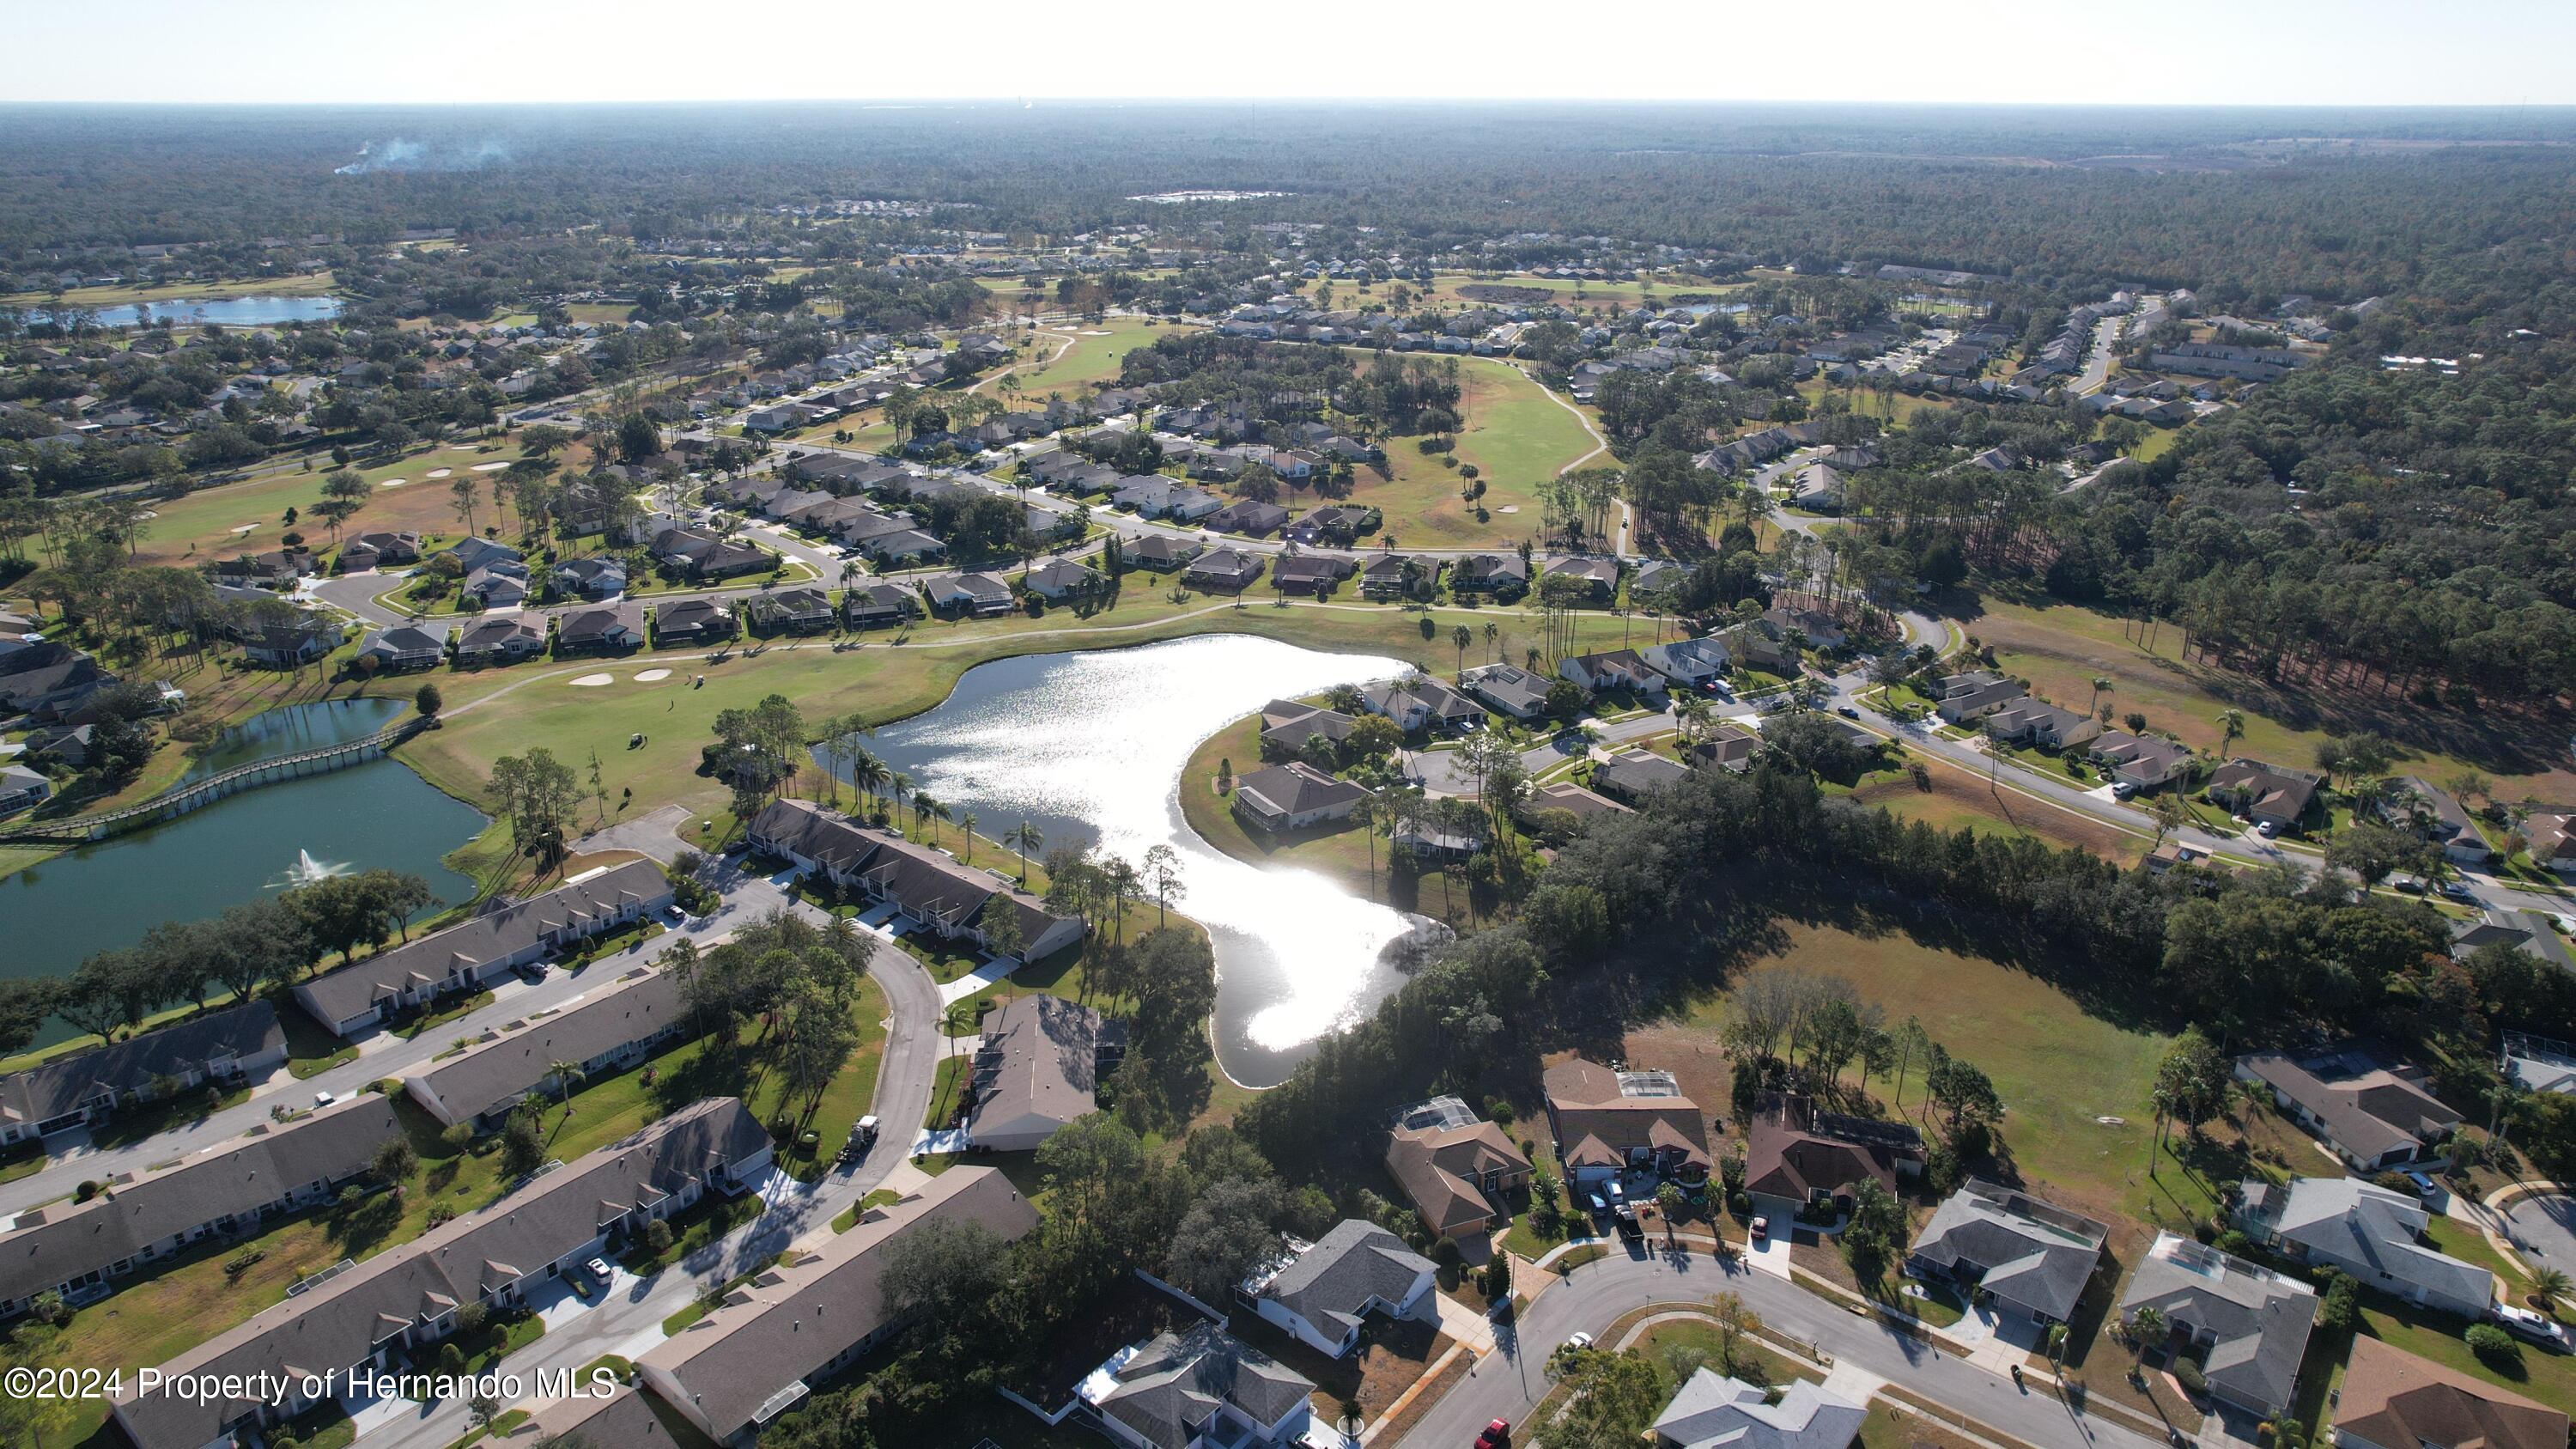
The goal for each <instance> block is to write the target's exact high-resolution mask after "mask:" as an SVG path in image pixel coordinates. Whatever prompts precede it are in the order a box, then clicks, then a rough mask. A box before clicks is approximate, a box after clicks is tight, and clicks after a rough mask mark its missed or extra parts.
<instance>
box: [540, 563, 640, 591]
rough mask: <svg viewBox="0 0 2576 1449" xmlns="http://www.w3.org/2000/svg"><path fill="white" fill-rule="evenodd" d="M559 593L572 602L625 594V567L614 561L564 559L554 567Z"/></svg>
mask: <svg viewBox="0 0 2576 1449" xmlns="http://www.w3.org/2000/svg"><path fill="white" fill-rule="evenodd" d="M554 585H555V590H556V591H557V592H558V593H561V594H564V595H566V596H568V597H570V598H575V599H589V600H592V601H594V602H596V601H597V600H600V599H613V598H616V597H617V596H618V595H619V594H622V593H624V592H626V565H625V564H623V563H621V562H619V561H618V560H616V559H613V558H606V557H601V558H575V559H566V560H564V561H563V562H562V563H559V564H557V565H555V571H554Z"/></svg>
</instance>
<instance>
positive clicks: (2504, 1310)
mask: <svg viewBox="0 0 2576 1449" xmlns="http://www.w3.org/2000/svg"><path fill="white" fill-rule="evenodd" d="M2489 1311H2490V1312H2492V1313H2494V1315H2495V1321H2496V1323H2497V1324H2498V1325H2500V1326H2501V1327H2502V1328H2503V1329H2504V1331H2505V1332H2507V1333H2510V1334H2512V1335H2513V1336H2514V1337H2516V1338H2519V1339H2522V1340H2523V1341H2525V1342H2527V1343H2536V1344H2538V1345H2540V1346H2541V1347H2542V1348H2545V1349H2547V1350H2549V1351H2550V1352H2551V1353H2565V1352H2567V1348H2568V1344H2567V1330H2566V1328H2565V1327H2563V1326H2562V1325H2560V1324H2559V1323H2558V1321H2557V1320H2555V1319H2553V1318H2549V1317H2546V1316H2544V1315H2542V1314H2538V1313H2534V1312H2532V1311H2531V1310H2530V1309H2528V1308H2516V1307H2514V1306H2513V1305H2512V1304H2510V1303H2499V1304H2497V1305H2496V1306H2495V1307H2494V1308H2493V1309H2491V1310H2489Z"/></svg>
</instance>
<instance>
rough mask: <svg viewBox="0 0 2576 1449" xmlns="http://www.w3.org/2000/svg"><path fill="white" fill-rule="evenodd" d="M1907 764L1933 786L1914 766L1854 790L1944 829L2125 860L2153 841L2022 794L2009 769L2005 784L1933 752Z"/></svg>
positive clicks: (1867, 802)
mask: <svg viewBox="0 0 2576 1449" xmlns="http://www.w3.org/2000/svg"><path fill="white" fill-rule="evenodd" d="M1906 763H1907V764H1908V765H1914V764H1920V765H1922V766H1923V769H1924V777H1925V779H1926V780H1927V781H1928V782H1929V784H1930V788H1929V789H1925V788H1923V787H1922V786H1919V785H1917V784H1916V783H1915V782H1914V777H1913V774H1912V772H1911V771H1910V770H1908V771H1901V772H1898V773H1896V774H1894V775H1892V776H1881V777H1871V778H1867V779H1864V780H1863V781H1862V783H1861V784H1860V787H1859V788H1858V789H1855V790H1853V791H1852V792H1851V795H1852V798H1853V799H1855V800H1858V801H1860V802H1861V803H1862V804H1865V805H1877V806H1883V807H1885V808H1886V809H1888V810H1890V811H1892V812H1894V813H1895V814H1897V815H1901V816H1903V817H1905V818H1907V819H1909V820H1921V821H1924V822H1926V823H1928V824H1930V825H1932V826H1933V827H1934V828H1936V829H1939V830H1943V831H1952V830H1957V829H1959V828H1960V827H1961V826H1965V827H1967V828H1968V829H1970V830H1973V831H1975V832H1977V833H1978V834H1980V835H2028V836H2033V837H2035V838H2037V839H2040V840H2044V841H2046V842H2048V843H2049V844H2051V845H2056V846H2068V845H2073V846H2080V847H2082V848H2083V849H2085V850H2089V851H2092V852H2093V853H2094V854H2096V855H2099V856H2102V857H2104V858H2105V859H2109V860H2116V861H2121V862H2124V863H2125V862H2128V861H2134V860H2136V859H2137V858H2138V857H2139V856H2141V855H2143V854H2145V853H2146V850H2147V846H2148V844H2149V841H2150V839H2151V837H2146V836H2133V835H2128V834H2125V833H2123V832H2122V831H2119V830H2116V829H2113V828H2112V827H2111V826H2109V825H2106V824H2104V823H2102V822H2101V821H2098V820H2095V819H2093V818H2092V817H2091V816H2088V815H2078V814H2076V813H2075V812H2073V811H2071V810H2067V809H2064V808H2062V807H2060V806H2057V805H2053V804H2051V803H2049V802H2048V801H2045V800H2042V799H2039V798H2037V797H2036V796H2032V795H2026V794H2022V793H2019V792H2017V791H2015V790H2013V789H2011V788H2009V787H2010V785H2011V783H2012V776H2011V772H2009V771H2007V772H2005V774H2004V775H2003V776H2002V777H2001V778H2000V787H1999V786H1998V785H1997V784H1990V783H1989V782H1988V781H1987V779H1986V778H1985V777H1984V776H1983V775H1980V774H1976V773H1974V772H1972V771H1968V770H1963V769H1960V768H1959V767H1958V766H1956V765H1953V764H1950V763H1948V762H1946V761H1943V760H1939V759H1935V758H1933V757H1931V756H1928V755H1909V756H1907V757H1906Z"/></svg>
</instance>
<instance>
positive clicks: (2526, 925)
mask: <svg viewBox="0 0 2576 1449" xmlns="http://www.w3.org/2000/svg"><path fill="white" fill-rule="evenodd" d="M2491 945H2505V946H2511V947H2512V948H2513V949H2515V950H2517V951H2520V952H2522V953H2523V954H2524V955H2526V956H2529V957H2531V958H2532V959H2533V960H2536V961H2539V962H2541V963H2543V964H2544V965H2548V966H2553V967H2555V968H2557V969H2558V970H2561V971H2567V972H2576V954H2571V953H2570V952H2569V951H2568V949H2567V943H2566V942H2565V941H2563V940H2560V939H2559V936H2558V932H2557V931H2556V930H2555V929H2553V928H2552V927H2551V925H2550V923H2549V918H2548V917H2546V916H2544V915H2542V914H2541V913H2539V912H2538V911H2508V910H2505V909H2503V908H2501V907H2492V906H2491V907H2489V908H2488V909H2487V912H2486V914H2485V915H2484V916H2483V917H2481V918H2479V919H2477V920H2474V921H2461V922H2458V923H2457V924H2455V925H2453V926H2452V927H2451V954H2452V955H2453V956H2455V957H2458V958H2460V959H2462V960H2466V959H2467V958H2468V956H2469V954H2470V953H2471V952H2473V951H2476V950H2477V949H2479V948H2480V947H2482V946H2491Z"/></svg>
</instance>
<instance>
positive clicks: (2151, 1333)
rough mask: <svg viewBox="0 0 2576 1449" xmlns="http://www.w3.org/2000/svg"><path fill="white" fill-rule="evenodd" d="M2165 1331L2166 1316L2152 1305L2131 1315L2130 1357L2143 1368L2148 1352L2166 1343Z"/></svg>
mask: <svg viewBox="0 0 2576 1449" xmlns="http://www.w3.org/2000/svg"><path fill="white" fill-rule="evenodd" d="M2165 1331H2166V1330H2165V1316H2164V1314H2163V1312H2162V1311H2161V1310H2159V1309H2157V1308H2156V1307H2154V1306H2153V1305H2152V1304H2150V1305H2146V1306H2142V1307H2140V1308H2138V1309H2137V1310H2136V1311H2134V1312H2132V1313H2131V1314H2130V1315H2129V1356H2130V1357H2131V1358H2133V1359H2135V1360H2137V1362H2138V1364H2139V1366H2140V1367H2141V1368H2143V1367H2144V1366H2145V1364H2146V1361H2147V1350H2148V1349H2150V1348H2152V1347H2154V1346H2155V1345H2157V1344H2160V1343H2162V1342H2164V1337H2165Z"/></svg>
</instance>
